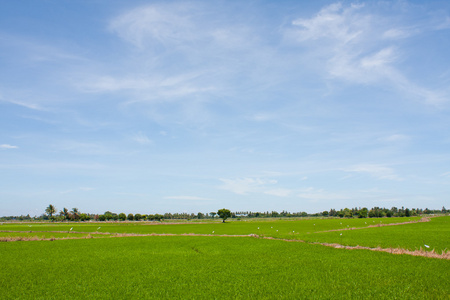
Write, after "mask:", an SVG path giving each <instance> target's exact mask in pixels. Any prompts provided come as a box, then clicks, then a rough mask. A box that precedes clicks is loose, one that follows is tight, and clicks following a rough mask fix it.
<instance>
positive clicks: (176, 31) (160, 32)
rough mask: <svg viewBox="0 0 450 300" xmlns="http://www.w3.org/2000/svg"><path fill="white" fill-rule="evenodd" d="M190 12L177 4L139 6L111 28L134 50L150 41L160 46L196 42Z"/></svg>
mask: <svg viewBox="0 0 450 300" xmlns="http://www.w3.org/2000/svg"><path fill="white" fill-rule="evenodd" d="M192 9H193V7H191V6H190V5H187V4H180V3H178V4H173V5H170V4H169V5H149V6H143V7H138V8H136V9H134V10H131V11H129V12H127V13H125V14H123V15H121V16H119V17H117V18H116V19H114V20H113V21H112V22H111V24H110V28H111V30H113V31H114V32H116V33H117V34H118V35H119V36H120V37H121V38H123V39H124V40H126V41H128V42H130V43H132V44H134V45H135V46H137V47H143V46H144V44H145V43H146V42H147V40H148V39H150V38H151V39H154V40H157V41H159V42H160V43H162V44H181V43H185V42H188V41H192V40H195V31H196V30H195V28H194V23H193V22H194V21H195V19H194V20H193V19H192V18H191V17H190V15H191V10H192Z"/></svg>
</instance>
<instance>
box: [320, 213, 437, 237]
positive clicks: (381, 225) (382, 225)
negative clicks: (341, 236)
mask: <svg viewBox="0 0 450 300" xmlns="http://www.w3.org/2000/svg"><path fill="white" fill-rule="evenodd" d="M430 218H431V217H423V218H420V219H419V220H414V221H407V222H401V223H387V224H381V223H378V224H375V225H369V226H365V227H350V228H341V229H330V230H324V231H316V232H315V233H317V232H333V231H346V230H356V229H367V228H374V227H385V226H397V225H406V224H414V223H421V222H430Z"/></svg>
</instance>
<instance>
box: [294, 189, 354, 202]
mask: <svg viewBox="0 0 450 300" xmlns="http://www.w3.org/2000/svg"><path fill="white" fill-rule="evenodd" d="M297 197H299V198H303V199H307V200H310V201H313V202H317V201H322V200H325V201H328V200H345V199H349V198H350V197H349V195H344V194H339V193H336V192H327V191H325V190H324V189H316V188H313V187H309V188H305V189H302V190H300V193H299V194H297Z"/></svg>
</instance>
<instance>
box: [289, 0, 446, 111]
mask: <svg viewBox="0 0 450 300" xmlns="http://www.w3.org/2000/svg"><path fill="white" fill-rule="evenodd" d="M365 8H366V7H365V6H364V5H357V6H355V5H349V6H346V5H343V4H341V3H336V4H332V5H329V6H326V7H324V8H323V9H322V10H321V11H320V12H319V13H318V14H317V15H315V16H313V17H311V18H309V19H305V18H303V19H297V20H294V21H293V22H292V27H291V28H289V29H287V30H286V37H287V39H288V40H290V41H296V42H297V43H300V44H301V45H302V46H304V47H305V49H308V51H309V55H310V56H311V57H312V58H313V60H311V62H309V63H310V64H311V63H313V64H314V66H315V68H316V69H317V66H319V70H324V71H325V72H326V73H327V77H328V79H339V80H344V81H347V82H349V83H353V84H373V85H383V86H388V87H392V86H393V87H394V88H396V89H397V90H398V91H399V92H401V93H403V94H405V95H407V96H408V97H410V98H412V99H417V98H418V99H420V100H421V101H423V102H425V103H427V104H432V105H436V106H439V105H441V104H443V103H446V102H449V100H450V96H449V92H448V90H445V89H435V88H427V87H424V86H421V85H420V84H417V83H415V82H413V81H412V80H410V79H409V78H407V77H406V76H405V74H404V73H403V72H402V71H401V69H400V68H399V62H400V58H402V60H403V59H407V57H405V53H403V51H402V50H401V48H400V47H399V46H398V45H397V44H395V43H396V41H397V40H399V39H400V38H402V39H405V38H409V37H413V36H414V35H416V34H417V33H420V32H422V31H430V30H436V29H435V28H432V27H431V26H430V24H421V27H422V28H420V29H415V28H411V29H405V28H404V29H400V28H398V27H394V28H392V24H391V23H395V22H397V20H392V19H390V18H389V17H381V16H378V15H377V14H376V13H375V12H372V11H370V10H369V8H368V9H365ZM391 18H392V17H391ZM429 23H432V21H431V20H429Z"/></svg>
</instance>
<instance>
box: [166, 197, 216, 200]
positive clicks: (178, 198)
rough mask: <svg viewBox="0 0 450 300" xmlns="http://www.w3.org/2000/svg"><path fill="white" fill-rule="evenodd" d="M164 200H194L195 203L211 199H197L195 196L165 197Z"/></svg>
mask: <svg viewBox="0 0 450 300" xmlns="http://www.w3.org/2000/svg"><path fill="white" fill-rule="evenodd" d="M164 199H170V200H195V201H209V200H212V199H211V198H203V197H197V196H166V197H164Z"/></svg>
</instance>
